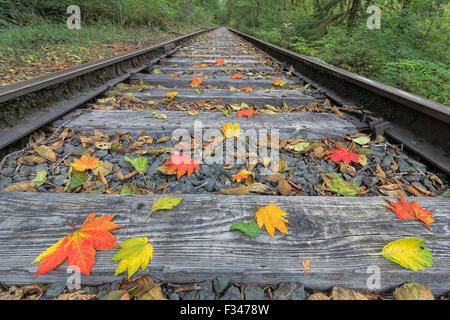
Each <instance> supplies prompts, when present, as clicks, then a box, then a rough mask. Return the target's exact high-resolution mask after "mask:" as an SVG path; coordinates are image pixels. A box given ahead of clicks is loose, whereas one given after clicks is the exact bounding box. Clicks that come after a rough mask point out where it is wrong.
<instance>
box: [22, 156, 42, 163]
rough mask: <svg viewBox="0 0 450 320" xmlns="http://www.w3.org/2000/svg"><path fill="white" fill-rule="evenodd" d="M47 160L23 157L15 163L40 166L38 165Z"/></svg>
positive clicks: (38, 157) (36, 157) (37, 157)
mask: <svg viewBox="0 0 450 320" xmlns="http://www.w3.org/2000/svg"><path fill="white" fill-rule="evenodd" d="M46 161H47V160H45V159H44V158H42V157H40V156H24V157H20V158H19V159H17V163H19V164H24V163H28V164H40V163H44V162H46Z"/></svg>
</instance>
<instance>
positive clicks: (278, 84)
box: [272, 78, 286, 87]
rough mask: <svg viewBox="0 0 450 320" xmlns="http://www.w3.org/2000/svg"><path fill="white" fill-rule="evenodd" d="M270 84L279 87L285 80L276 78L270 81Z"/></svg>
mask: <svg viewBox="0 0 450 320" xmlns="http://www.w3.org/2000/svg"><path fill="white" fill-rule="evenodd" d="M272 84H273V85H274V86H279V87H283V86H285V85H286V81H284V80H281V79H280V78H276V79H275V80H273V81H272Z"/></svg>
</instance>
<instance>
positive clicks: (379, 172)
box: [375, 163, 386, 179]
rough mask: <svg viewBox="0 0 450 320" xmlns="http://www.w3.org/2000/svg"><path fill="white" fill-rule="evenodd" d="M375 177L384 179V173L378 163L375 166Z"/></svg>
mask: <svg viewBox="0 0 450 320" xmlns="http://www.w3.org/2000/svg"><path fill="white" fill-rule="evenodd" d="M375 175H376V176H377V177H379V178H383V179H386V172H384V171H383V169H382V168H381V166H380V165H379V164H378V163H377V164H376V166H375Z"/></svg>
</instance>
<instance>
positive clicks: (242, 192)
mask: <svg viewBox="0 0 450 320" xmlns="http://www.w3.org/2000/svg"><path fill="white" fill-rule="evenodd" d="M249 193H250V191H249V188H248V187H247V186H241V187H239V188H234V189H220V190H219V194H224V195H228V196H232V195H237V196H242V195H248V194H249Z"/></svg>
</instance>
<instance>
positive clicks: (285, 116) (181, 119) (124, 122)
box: [53, 110, 358, 139]
mask: <svg viewBox="0 0 450 320" xmlns="http://www.w3.org/2000/svg"><path fill="white" fill-rule="evenodd" d="M163 113H164V114H165V115H166V116H167V119H157V118H155V116H154V115H153V111H126V110H115V111H105V110H92V111H90V112H89V113H84V114H82V115H81V116H79V117H77V118H72V119H71V121H70V122H68V123H67V119H70V115H69V116H68V117H65V118H62V119H60V120H58V121H56V122H54V123H53V125H54V126H55V127H59V126H60V125H62V124H64V123H65V124H64V126H65V127H70V128H75V129H76V130H79V131H84V130H88V131H92V130H94V129H99V130H103V131H105V132H114V131H127V132H140V131H141V130H146V131H147V133H148V134H152V133H161V132H164V133H168V134H170V133H172V132H173V131H174V130H176V129H186V130H189V131H192V132H193V131H194V126H195V125H197V128H198V129H203V130H206V129H209V128H212V129H217V130H220V128H222V125H223V124H225V123H228V122H232V123H238V124H239V126H240V127H241V130H254V132H255V133H256V134H259V133H260V130H263V129H266V130H267V133H269V134H271V135H274V134H276V132H275V131H273V130H278V131H279V134H280V138H281V139H287V138H292V137H298V138H303V139H322V138H323V137H327V138H337V137H342V136H346V135H348V134H352V133H357V132H358V129H357V128H356V127H355V125H354V124H352V123H351V122H349V121H347V120H345V119H341V118H339V117H337V116H336V115H335V114H332V113H306V112H298V113H280V114H279V115H276V116H269V115H266V114H261V115H259V116H257V117H255V116H254V117H252V118H249V119H247V118H245V117H241V118H238V117H237V116H233V117H232V118H226V117H225V116H224V115H223V113H222V112H200V113H199V114H198V115H196V116H195V117H194V116H187V114H186V112H180V111H164V112H163ZM219 134H220V132H219ZM246 134H250V132H248V131H247V132H246Z"/></svg>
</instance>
